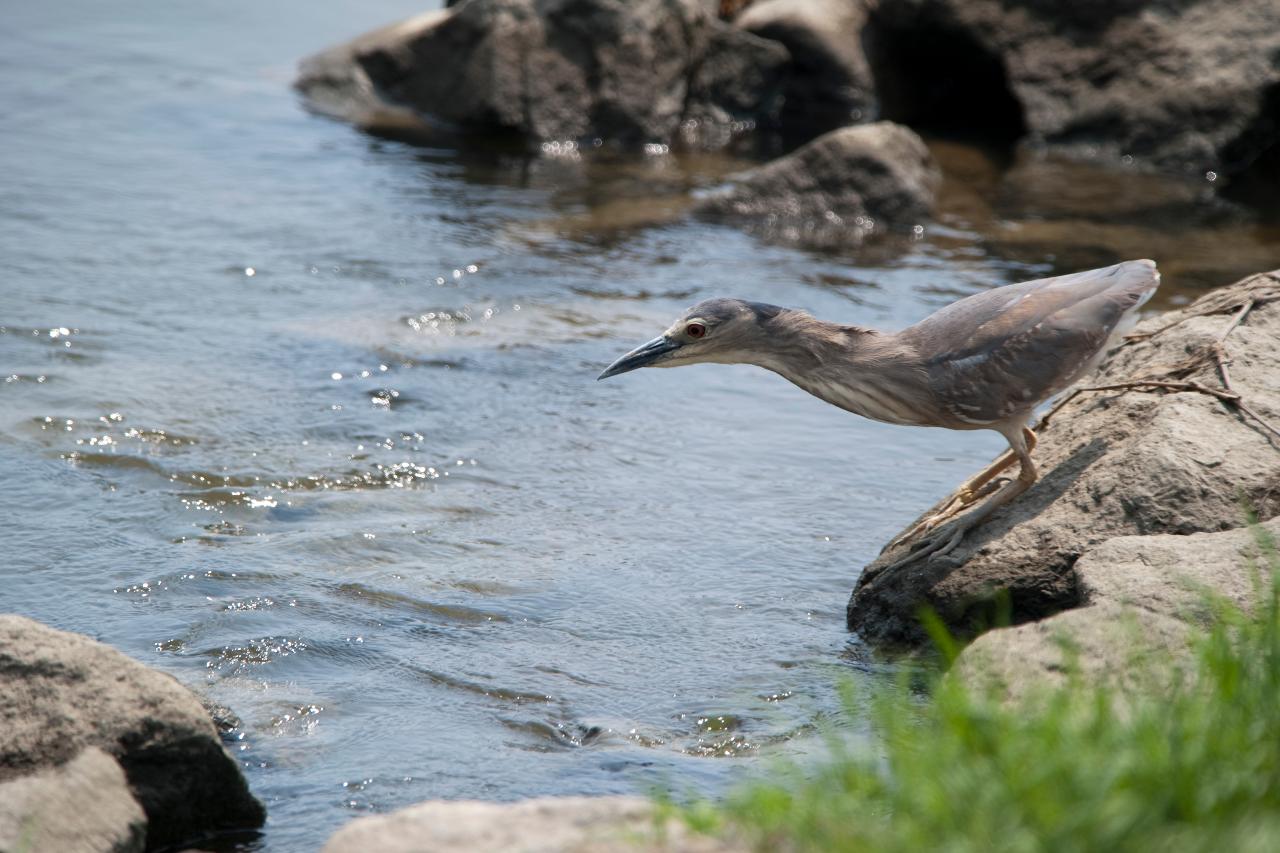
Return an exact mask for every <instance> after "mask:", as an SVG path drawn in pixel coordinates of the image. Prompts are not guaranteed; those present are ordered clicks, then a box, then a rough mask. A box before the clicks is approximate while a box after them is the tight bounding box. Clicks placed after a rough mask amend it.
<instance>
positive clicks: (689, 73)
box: [296, 0, 787, 144]
mask: <svg viewBox="0 0 1280 853" xmlns="http://www.w3.org/2000/svg"><path fill="white" fill-rule="evenodd" d="M786 60H787V55H786V51H785V50H784V49H783V48H782V47H780V46H778V45H776V44H773V43H771V42H766V41H764V40H762V39H758V38H756V37H755V36H752V35H750V34H749V33H746V32H743V31H740V30H736V29H734V28H732V27H730V26H728V25H727V24H725V23H723V22H721V21H719V20H717V18H716V17H715V15H714V14H712V13H711V12H709V11H708V9H707V8H706V6H705V4H703V3H701V2H697V0H635V2H624V0H468V2H466V3H459V4H457V5H455V6H453V7H451V8H449V9H446V10H442V11H439V12H433V13H429V14H426V15H422V16H419V17H416V18H413V19H410V20H408V21H405V22H403V23H401V24H396V25H393V26H390V27H385V28H383V29H380V30H377V31H375V32H372V33H369V34H367V35H364V36H361V37H359V38H357V39H355V40H353V41H351V42H349V43H347V44H344V45H340V46H338V47H335V48H332V49H330V50H327V51H324V52H322V53H320V54H317V55H315V56H313V57H311V58H309V59H307V60H304V62H303V63H302V66H301V69H300V74H299V78H298V81H297V84H296V85H297V87H298V88H299V89H300V90H301V91H302V92H303V93H304V94H305V95H306V96H307V98H308V99H309V101H310V102H311V103H312V105H313V106H314V107H315V108H316V109H318V110H320V111H322V112H326V113H328V114H332V115H336V116H339V117H341V118H346V119H349V120H353V121H356V122H358V123H362V124H366V125H369V124H373V125H374V126H376V123H377V122H378V121H379V120H380V119H386V120H388V121H390V122H391V123H392V124H393V125H394V124H398V123H403V122H404V121H405V117H406V116H407V115H408V116H413V117H414V118H416V119H418V120H421V121H422V122H424V123H427V124H434V125H437V126H443V127H447V128H449V129H452V130H456V131H461V132H470V133H485V134H489V135H493V134H498V135H504V134H505V135H508V136H511V137H514V138H516V139H518V140H521V141H526V142H528V141H531V142H535V143H536V142H548V141H575V142H584V141H592V142H594V140H596V139H600V140H602V141H609V142H615V141H616V142H622V143H632V144H634V143H657V144H667V143H670V142H672V141H674V140H675V139H676V138H677V137H678V135H679V134H680V132H681V129H682V127H691V126H693V124H694V123H695V122H696V123H697V126H698V127H704V126H706V125H713V126H714V125H717V124H729V125H732V124H733V123H734V122H739V123H743V122H746V123H750V122H751V121H757V120H760V119H762V118H764V117H765V116H767V115H769V114H771V113H772V112H773V111H774V110H775V109H776V107H777V104H778V97H779V95H778V87H779V83H778V79H779V74H780V68H781V66H782V65H783V64H784V63H785V62H786ZM707 139H708V141H709V142H710V143H712V144H714V143H718V142H722V141H723V136H722V134H719V133H712V134H709V135H708V136H707Z"/></svg>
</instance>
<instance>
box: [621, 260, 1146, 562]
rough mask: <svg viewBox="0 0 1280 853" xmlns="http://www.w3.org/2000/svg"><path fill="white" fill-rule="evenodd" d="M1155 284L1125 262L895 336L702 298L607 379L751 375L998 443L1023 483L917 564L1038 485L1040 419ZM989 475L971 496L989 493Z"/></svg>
mask: <svg viewBox="0 0 1280 853" xmlns="http://www.w3.org/2000/svg"><path fill="white" fill-rule="evenodd" d="M1159 283H1160V274H1159V272H1158V271H1157V270H1156V265H1155V263H1154V262H1152V261H1148V260H1141V261H1127V262H1125V263H1121V264H1116V265H1115V266H1110V267H1105V268H1103V269H1097V270H1089V271H1087V272H1080V273H1075V274H1073V275H1064V276H1056V277H1053V278H1043V279H1037V280H1036V281H1028V282H1023V283H1021V284H1012V285H1008V286H1006V287H997V288H994V289H992V290H988V291H985V292H983V293H977V294H974V295H972V296H968V297H965V298H964V299H961V300H959V301H957V302H954V303H952V304H951V305H948V306H946V307H944V308H942V309H940V310H938V311H936V312H935V313H933V314H931V315H930V316H928V317H926V318H925V319H923V320H921V321H920V322H919V323H916V324H915V325H913V326H909V327H908V328H906V329H903V330H902V331H900V332H879V331H876V330H874V329H866V328H862V327H859V326H851V325H844V324H839V323H828V322H824V321H822V320H818V319H815V318H814V317H812V316H810V315H809V314H806V313H804V312H803V311H796V310H792V309H787V308H780V307H778V306H774V305H764V304H761V303H757V302H746V301H743V300H740V299H708V300H706V301H704V302H700V303H698V304H697V305H695V306H693V307H692V308H690V309H689V310H688V311H686V312H685V313H684V314H683V315H682V316H681V317H680V319H679V320H677V321H676V323H675V324H673V325H672V326H671V327H670V328H669V329H667V331H666V332H664V333H663V335H661V336H660V337H658V338H655V339H653V340H652V341H649V342H648V343H646V344H644V345H642V346H640V347H638V348H636V349H635V350H632V351H631V352H629V353H627V354H626V355H624V356H622V357H621V358H619V359H618V360H617V361H615V362H614V363H613V364H611V365H610V366H609V367H608V368H606V369H605V371H604V372H603V373H601V374H600V378H601V379H604V378H607V377H609V376H615V375H617V374H619V373H625V372H627V371H629V370H634V369H636V368H638V367H677V366H680V365H684V364H697V363H702V362H717V363H725V364H734V363H745V364H754V365H758V366H760V367H763V368H765V369H766V370H772V371H773V372H775V373H778V374H779V375H781V376H783V377H785V378H786V379H788V380H790V381H791V382H793V383H795V384H796V385H798V386H799V387H800V388H803V389H804V390H805V391H808V392H809V393H810V394H813V395H814V396H816V397H819V398H821V399H823V400H825V401H827V402H828V403H831V404H832V405H835V406H839V407H840V408H842V409H845V410H847V411H850V412H853V413H854V414H858V415H862V416H864V417H867V418H871V419H873V420H878V421H884V422H887V423H894V424H908V425H914V426H936V427H946V428H949V429H994V430H996V431H998V432H1000V433H1001V434H1002V435H1004V436H1005V438H1006V439H1007V440H1008V441H1009V445H1010V448H1011V450H1012V451H1013V454H1014V456H1011V457H1009V461H1012V460H1013V459H1014V458H1016V459H1017V460H1018V461H1020V462H1021V465H1022V469H1021V472H1020V474H1019V476H1018V478H1017V479H1016V480H1014V481H1012V482H1011V483H1009V484H1007V485H1006V486H1005V487H1004V489H1002V490H999V491H997V493H996V494H995V495H994V496H993V497H992V498H991V499H990V500H989V501H988V502H987V503H985V504H983V506H982V507H981V508H979V510H977V511H976V512H974V513H970V515H969V516H967V517H966V519H963V520H964V521H968V522H969V523H968V524H967V525H963V526H961V527H960V528H959V529H958V532H957V533H955V534H954V535H952V536H950V537H949V538H948V539H947V540H946V541H945V542H941V543H936V542H934V543H926V546H925V547H922V548H921V549H919V550H918V552H917V553H914V554H913V555H912V556H911V557H910V558H909V559H917V558H919V557H921V556H923V555H925V554H928V553H934V552H945V551H946V550H949V549H950V548H951V547H954V545H955V543H956V542H958V541H959V537H960V536H962V535H963V533H964V531H965V530H967V529H969V528H971V527H972V526H973V525H974V524H976V523H978V522H979V521H981V520H982V518H985V517H986V516H987V515H989V514H990V513H991V512H992V511H993V510H994V509H995V508H996V507H997V506H999V505H1000V504H1003V503H1006V502H1008V501H1009V500H1011V499H1012V498H1013V497H1015V496H1016V495H1017V494H1019V493H1020V492H1022V491H1025V490H1026V489H1027V488H1029V487H1030V485H1031V483H1033V482H1034V481H1035V477H1036V475H1035V466H1034V465H1033V464H1032V463H1031V459H1030V447H1031V445H1032V444H1033V443H1034V439H1035V436H1034V434H1032V433H1031V431H1030V429H1029V428H1028V425H1029V423H1030V420H1031V417H1032V413H1033V412H1034V410H1035V409H1036V407H1037V406H1038V405H1039V404H1040V403H1042V402H1044V401H1045V400H1047V399H1048V398H1050V397H1052V396H1053V395H1055V394H1057V393H1059V392H1061V391H1063V390H1065V389H1066V388H1067V387H1069V386H1070V385H1071V384H1073V383H1074V382H1075V381H1076V380H1077V379H1079V378H1080V377H1081V376H1082V375H1084V374H1085V373H1087V372H1088V371H1089V370H1090V369H1092V367H1093V366H1094V365H1096V363H1097V361H1098V360H1099V359H1100V358H1101V357H1102V356H1103V355H1104V354H1105V353H1106V351H1107V349H1108V342H1109V341H1111V340H1112V339H1113V338H1115V337H1116V336H1117V335H1119V334H1120V333H1121V332H1122V331H1124V330H1125V329H1126V328H1127V327H1128V325H1130V324H1131V323H1132V322H1133V321H1134V320H1135V319H1136V313H1137V310H1138V308H1139V307H1141V305H1142V304H1143V303H1144V302H1146V301H1147V299H1149V298H1150V297H1151V295H1152V293H1154V292H1155V289H1156V288H1157V287H1158V286H1159ZM1007 464H1008V463H1007V462H1006V463H1005V465H1004V466H1001V467H1006V466H1007ZM993 467H994V466H993ZM991 470H992V469H988V471H987V472H983V474H980V475H979V476H978V477H975V478H974V479H973V480H971V481H970V483H969V484H967V485H973V486H974V487H975V488H976V487H977V486H981V485H984V484H986V483H987V482H988V481H989V480H990V479H991V478H992V477H993V476H994V474H992V473H991ZM998 470H999V468H996V472H997V473H998ZM932 526H936V524H932V525H930V524H927V523H926V526H925V529H926V530H927V529H930V528H931V527H932Z"/></svg>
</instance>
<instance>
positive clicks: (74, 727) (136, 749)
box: [0, 615, 265, 849]
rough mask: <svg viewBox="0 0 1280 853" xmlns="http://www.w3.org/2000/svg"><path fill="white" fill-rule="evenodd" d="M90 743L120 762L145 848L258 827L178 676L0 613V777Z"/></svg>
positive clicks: (238, 779) (255, 812) (62, 759)
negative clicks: (143, 820) (141, 820)
mask: <svg viewBox="0 0 1280 853" xmlns="http://www.w3.org/2000/svg"><path fill="white" fill-rule="evenodd" d="M94 747H96V748H98V749H101V750H103V751H104V752H106V753H108V754H109V755H111V756H113V757H114V758H115V760H116V761H118V762H119V763H120V766H121V767H122V768H123V769H124V774H125V776H126V777H127V778H128V781H129V787H130V788H131V790H132V791H133V796H134V797H135V798H136V799H137V800H138V802H139V803H141V805H142V808H143V810H144V811H145V812H146V815H147V820H148V827H147V842H148V845H149V847H150V848H153V849H154V848H160V847H165V846H168V845H172V844H176V843H178V842H181V841H183V840H186V839H190V838H193V837H196V836H200V835H203V834H206V833H210V832H215V831H218V830H226V829H242V828H249V827H257V826H261V825H262V822H263V819H264V817H265V814H264V811H263V808H262V804H261V803H259V802H258V801H257V800H255V799H254V798H253V796H252V795H250V793H249V789H248V787H247V785H246V784H245V780H244V777H243V776H242V775H241V774H240V768H239V766H238V765H237V764H236V762H235V761H234V760H233V759H232V758H231V756H229V755H228V754H227V752H226V750H224V749H223V747H222V743H221V741H220V740H219V739H218V733H217V730H216V729H215V728H214V725H213V721H212V720H210V719H209V715H208V714H207V713H206V712H205V710H204V708H203V707H201V705H200V701H199V700H198V699H197V698H196V697H195V696H194V695H193V694H192V693H191V692H190V691H188V690H187V689H186V688H185V687H183V686H182V685H180V684H179V683H178V682H177V680H176V679H174V678H173V677H171V676H169V675H166V674H164V673H161V672H157V671H155V670H153V669H149V668H148V667H145V666H143V665H142V664H140V663H138V662H137V661H134V660H132V659H130V658H128V657H126V656H124V655H122V654H121V653H120V652H117V651H116V650H114V649H112V648H110V647H108V646H105V645H103V644H101V643H98V642H95V641H93V640H91V639H89V638H87V637H82V636H80V635H79V634H70V633H67V632H65V631H57V630H54V629H52V628H49V627H47V626H44V625H41V624H40V623H38V622H34V621H32V620H30V619H26V618H24V617H21V616H13V615H4V616H0V782H3V781H7V780H11V779H15V778H17V777H19V776H21V775H24V774H30V773H36V772H41V771H44V770H47V769H48V768H52V767H56V766H58V765H61V764H64V763H66V762H68V761H72V760H73V759H75V758H76V757H77V756H79V755H80V754H81V753H82V752H83V751H84V750H85V749H88V748H94Z"/></svg>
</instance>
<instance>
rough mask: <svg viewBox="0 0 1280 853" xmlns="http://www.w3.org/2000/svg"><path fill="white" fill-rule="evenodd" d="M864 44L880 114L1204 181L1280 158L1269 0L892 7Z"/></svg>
mask: <svg viewBox="0 0 1280 853" xmlns="http://www.w3.org/2000/svg"><path fill="white" fill-rule="evenodd" d="M866 36H867V42H868V43H869V44H870V45H871V54H872V57H873V68H874V71H875V76H876V79H877V83H878V88H879V90H880V96H881V107H882V112H881V115H882V116H883V117H885V118H890V119H894V120H897V121H903V122H906V123H908V124H912V125H913V126H915V124H916V123H917V122H918V123H921V124H929V123H941V122H945V123H947V124H950V125H952V128H953V129H964V130H967V131H968V132H970V133H978V134H982V135H989V134H990V132H991V130H992V128H993V127H994V126H996V125H1001V124H1004V125H1007V126H1009V127H1012V128H1014V129H1015V132H1016V129H1017V128H1018V126H1021V129H1024V130H1026V131H1027V132H1028V133H1029V134H1030V135H1031V137H1032V138H1033V140H1036V141H1039V142H1042V143H1045V144H1048V145H1051V146H1054V147H1056V148H1059V149H1061V150H1064V151H1071V152H1074V153H1077V154H1081V155H1084V156H1089V157H1093V156H1099V155H1103V156H1108V157H1113V158H1119V157H1121V156H1124V155H1128V156H1131V157H1134V158H1137V159H1138V160H1139V161H1140V162H1144V161H1145V162H1147V163H1150V164H1153V165H1156V166H1159V167H1164V168H1173V169H1184V168H1185V169H1190V170H1192V171H1195V172H1198V173H1201V174H1203V173H1204V172H1206V171H1209V170H1213V171H1216V172H1217V173H1219V174H1223V175H1226V174H1238V173H1242V172H1247V171H1249V170H1250V169H1251V167H1253V166H1256V165H1258V164H1259V161H1261V160H1271V161H1275V160H1280V147H1278V146H1280V63H1277V62H1276V56H1277V55H1280V53H1278V52H1280V4H1277V3H1275V2H1274V0H1185V2H1177V3H1168V2H1161V0H1125V2H1116V3H1109V2H1089V3H1055V2H1048V0H1021V2H1009V0H900V2H894V3H881V4H879V5H878V7H877V9H876V12H875V14H874V15H873V17H872V21H871V24H870V26H869V28H868V31H867V33H866Z"/></svg>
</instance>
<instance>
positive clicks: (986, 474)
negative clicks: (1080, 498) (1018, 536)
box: [889, 427, 1037, 548]
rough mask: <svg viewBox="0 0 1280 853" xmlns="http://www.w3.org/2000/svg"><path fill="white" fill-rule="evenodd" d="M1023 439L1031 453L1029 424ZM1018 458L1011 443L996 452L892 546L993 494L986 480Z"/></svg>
mask: <svg viewBox="0 0 1280 853" xmlns="http://www.w3.org/2000/svg"><path fill="white" fill-rule="evenodd" d="M1022 440H1023V441H1024V442H1025V443H1026V446H1027V453H1028V454H1030V453H1031V451H1032V450H1035V447H1036V440H1037V439H1036V434H1035V433H1034V432H1032V431H1031V429H1030V427H1023V428H1022ZM1017 460H1018V454H1017V453H1015V452H1014V451H1013V449H1012V447H1011V448H1010V449H1009V450H1006V451H1005V452H1004V453H1002V454H1000V455H999V456H997V457H996V460H995V461H994V462H992V463H991V464H990V465H988V466H987V467H986V468H983V469H982V470H981V471H979V472H978V473H977V474H974V475H973V476H972V477H970V478H969V479H968V480H965V481H964V483H963V484H961V486H960V488H958V489H956V490H955V491H954V492H952V494H951V497H949V498H948V499H947V502H946V503H945V504H943V505H942V509H940V510H938V511H937V512H935V513H934V514H933V515H931V516H929V517H928V518H926V519H924V520H923V521H920V522H919V523H917V524H916V525H915V526H914V527H912V528H911V529H910V530H908V531H907V532H906V533H904V534H902V535H901V536H899V537H898V538H897V539H894V540H893V541H892V542H890V543H889V547H890V548H892V547H893V546H895V545H898V544H900V543H902V542H906V541H907V540H909V539H913V538H915V537H916V536H918V535H919V534H921V533H928V532H929V531H930V530H932V529H934V528H935V527H937V526H938V525H939V524H942V522H944V521H946V520H947V519H949V518H951V517H953V516H955V514H956V513H958V512H960V511H962V510H963V509H964V508H965V507H967V506H969V505H970V504H972V503H973V502H974V501H976V500H977V499H978V498H981V497H985V496H986V495H988V494H990V493H991V491H992V487H990V486H988V485H987V484H988V483H990V482H991V481H992V480H994V479H995V478H996V476H997V475H998V474H1000V472H1002V471H1004V470H1005V469H1006V468H1008V467H1009V466H1010V465H1012V464H1013V463H1014V462H1016V461H1017ZM984 486H986V488H983V487H984Z"/></svg>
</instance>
